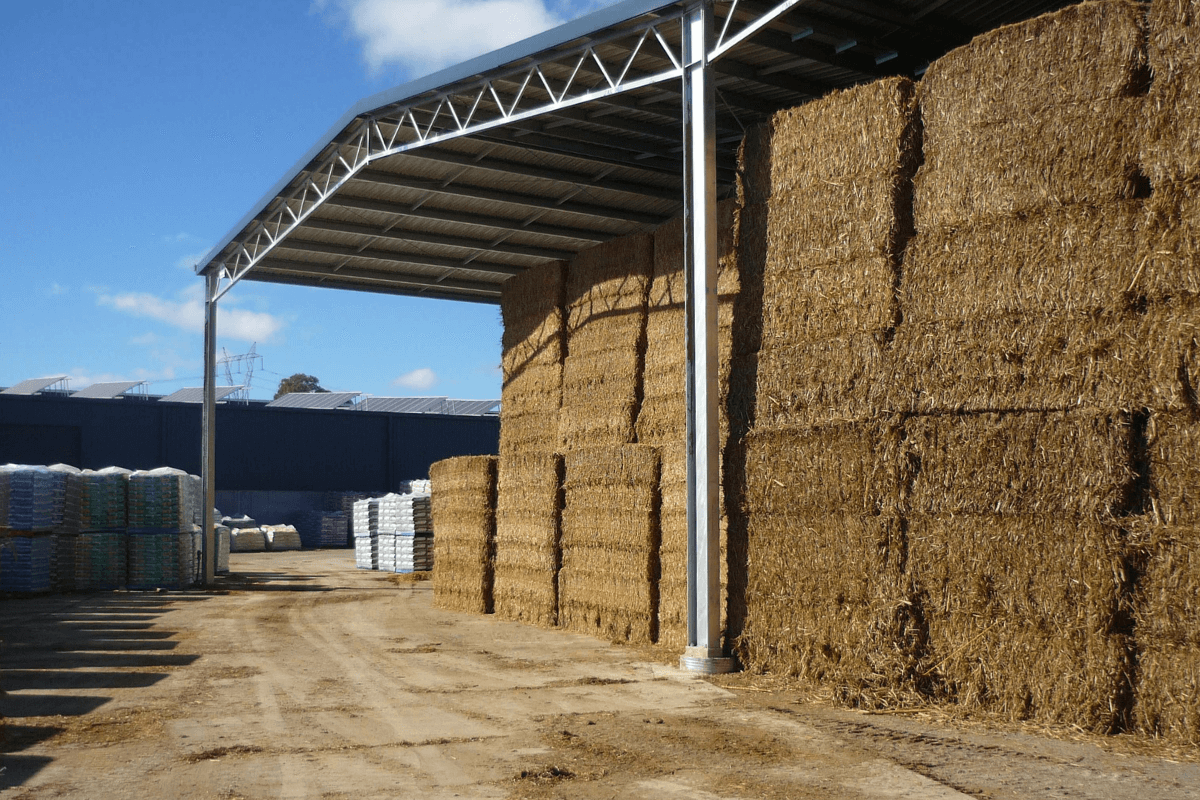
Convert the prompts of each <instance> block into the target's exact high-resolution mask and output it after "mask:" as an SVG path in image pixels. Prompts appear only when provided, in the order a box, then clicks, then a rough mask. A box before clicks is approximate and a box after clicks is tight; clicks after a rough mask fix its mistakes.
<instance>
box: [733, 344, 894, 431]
mask: <svg viewBox="0 0 1200 800" xmlns="http://www.w3.org/2000/svg"><path fill="white" fill-rule="evenodd" d="M890 358H891V355H890V352H889V349H888V347H887V332H884V331H881V332H878V333H850V334H847V335H844V336H832V337H829V338H827V339H818V340H814V341H808V342H803V341H802V342H801V343H799V344H794V345H791V346H784V347H777V346H772V347H770V348H769V349H768V348H767V347H766V346H765V342H764V348H763V350H762V352H760V353H759V357H758V374H757V377H758V389H757V397H756V400H755V403H756V410H755V420H756V424H757V425H759V426H760V427H761V426H764V425H822V424H826V423H834V422H846V421H853V420H863V419H867V418H869V417H872V416H875V415H876V414H878V413H880V411H881V406H880V398H882V397H884V396H885V393H886V385H885V384H884V383H883V381H884V380H885V378H886V376H887V375H888V374H889V373H890V371H891V370H890V366H889V364H890Z"/></svg>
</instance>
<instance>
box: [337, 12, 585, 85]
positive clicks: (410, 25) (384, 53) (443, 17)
mask: <svg viewBox="0 0 1200 800" xmlns="http://www.w3.org/2000/svg"><path fill="white" fill-rule="evenodd" d="M330 2H332V3H333V4H334V5H335V6H336V7H337V8H338V10H340V11H341V12H342V13H344V14H345V16H346V21H347V24H348V27H349V28H350V32H351V34H352V35H353V36H354V37H355V38H356V39H358V40H359V41H360V42H361V43H362V47H363V59H364V60H365V61H366V62H367V66H368V67H369V68H370V70H371V71H372V72H378V71H379V70H381V69H382V68H383V67H385V66H390V65H397V66H401V67H404V68H407V69H408V70H410V71H412V73H413V74H414V76H417V75H427V74H429V73H431V72H434V71H436V70H438V69H440V68H441V67H444V66H447V65H449V64H454V63H457V62H460V61H465V60H466V59H469V58H472V57H474V56H477V55H481V54H483V53H487V52H489V51H491V50H495V49H497V48H499V47H503V46H504V45H507V44H512V43H513V42H516V41H519V40H521V39H524V38H526V37H528V36H533V35H534V34H537V33H541V32H542V31H544V30H547V29H549V28H552V27H554V26H555V25H558V24H560V23H561V22H563V21H564V19H565V18H564V17H562V16H560V15H559V14H557V13H555V12H554V11H552V10H550V9H549V8H547V6H546V3H545V2H544V0H324V2H320V1H319V2H318V3H317V7H318V8H321V7H324V6H326V5H328V4H330Z"/></svg>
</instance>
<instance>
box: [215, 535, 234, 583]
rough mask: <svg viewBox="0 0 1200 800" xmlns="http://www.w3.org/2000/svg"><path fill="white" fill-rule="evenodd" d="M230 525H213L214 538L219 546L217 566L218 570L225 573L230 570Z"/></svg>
mask: <svg viewBox="0 0 1200 800" xmlns="http://www.w3.org/2000/svg"><path fill="white" fill-rule="evenodd" d="M229 531H230V529H229V527H228V526H226V525H215V526H213V532H214V534H215V535H214V536H213V540H214V541H215V542H216V547H217V567H216V570H215V571H216V572H217V573H219V574H222V575H223V574H225V573H227V572H229Z"/></svg>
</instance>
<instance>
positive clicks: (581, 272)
mask: <svg viewBox="0 0 1200 800" xmlns="http://www.w3.org/2000/svg"><path fill="white" fill-rule="evenodd" d="M653 273H654V237H653V236H652V235H650V234H634V235H631V236H626V237H623V238H621V239H616V240H613V241H611V242H608V243H606V244H603V245H600V246H598V247H594V248H592V249H591V250H587V251H585V252H583V253H581V254H580V255H579V256H578V257H577V258H576V259H575V260H574V261H573V262H572V263H571V267H570V270H569V272H568V276H567V296H566V324H567V355H566V360H565V362H564V365H563V402H562V409H561V411H560V414H559V437H560V444H561V447H562V449H563V453H564V454H565V455H564V463H563V487H564V488H563V512H562V560H561V569H560V571H559V580H558V612H559V613H558V617H559V619H558V622H559V624H560V625H562V626H563V627H566V628H570V629H572V630H577V631H581V632H586V633H592V634H596V633H600V634H602V635H604V636H607V637H608V638H610V639H623V640H629V641H642V642H648V641H653V640H654V638H655V637H656V636H657V633H658V630H657V628H658V624H657V618H658V585H657V583H658V552H657V548H658V542H659V530H658V516H659V510H658V498H659V492H658V479H659V467H658V463H659V462H658V454H657V451H656V450H654V449H653V448H649V447H645V446H639V447H630V445H632V443H633V442H635V441H636V437H637V430H636V422H637V418H638V413H639V410H640V407H641V403H642V396H643V383H642V374H643V368H644V364H645V354H646V337H647V331H646V310H647V306H646V304H647V297H648V294H649V290H650V284H651V281H652V277H653ZM651 479H652V480H653V482H654V483H653V485H650V484H648V483H646V481H648V480H651ZM623 550H624V551H626V552H624V553H622V552H621V551H623ZM651 550H652V551H653V552H652V553H651V552H650V551H651Z"/></svg>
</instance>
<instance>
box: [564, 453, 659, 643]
mask: <svg viewBox="0 0 1200 800" xmlns="http://www.w3.org/2000/svg"><path fill="white" fill-rule="evenodd" d="M564 461H565V469H564V483H563V513H562V539H561V542H562V569H561V570H560V572H559V580H558V597H559V617H558V620H559V625H560V626H562V627H564V628H568V629H570V630H573V631H577V632H579V633H588V634H591V635H593V636H600V637H603V638H606V639H611V640H620V641H629V642H643V643H648V642H653V641H654V640H655V639H656V638H657V635H658V576H659V561H658V549H659V528H658V515H659V455H658V451H657V449H656V448H654V447H650V446H648V445H617V446H609V447H594V448H587V449H582V450H575V451H572V452H570V453H567V454H566V456H565V458H564Z"/></svg>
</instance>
